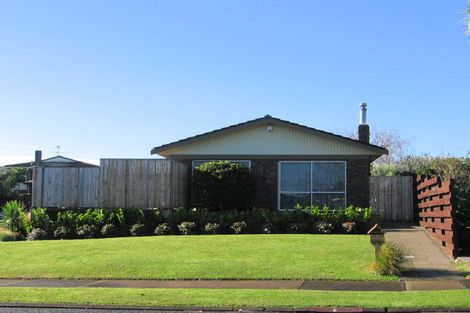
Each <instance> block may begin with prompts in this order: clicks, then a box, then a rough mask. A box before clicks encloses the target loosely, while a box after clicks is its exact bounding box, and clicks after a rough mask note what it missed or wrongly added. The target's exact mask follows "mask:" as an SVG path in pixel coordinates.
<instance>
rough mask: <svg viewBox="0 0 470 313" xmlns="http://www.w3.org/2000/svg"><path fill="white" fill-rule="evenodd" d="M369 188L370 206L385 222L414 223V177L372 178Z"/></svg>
mask: <svg viewBox="0 0 470 313" xmlns="http://www.w3.org/2000/svg"><path fill="white" fill-rule="evenodd" d="M369 188H370V193H369V196H370V206H371V207H372V208H374V210H376V212H379V213H380V218H381V220H382V221H383V222H412V221H413V208H414V203H413V199H414V197H413V188H414V185H413V177H411V176H372V177H370V179H369Z"/></svg>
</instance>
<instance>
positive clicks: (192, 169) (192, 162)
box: [191, 159, 251, 206]
mask: <svg viewBox="0 0 470 313" xmlns="http://www.w3.org/2000/svg"><path fill="white" fill-rule="evenodd" d="M218 161H229V162H234V163H237V162H239V163H240V162H245V163H248V171H250V172H251V160H227V159H218V160H191V206H193V205H201V204H200V203H194V201H193V182H192V179H193V176H194V169H195V166H194V162H218Z"/></svg>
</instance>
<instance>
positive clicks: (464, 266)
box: [455, 262, 470, 279]
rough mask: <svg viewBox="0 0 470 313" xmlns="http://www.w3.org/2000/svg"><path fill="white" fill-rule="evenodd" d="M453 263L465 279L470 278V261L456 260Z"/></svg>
mask: <svg viewBox="0 0 470 313" xmlns="http://www.w3.org/2000/svg"><path fill="white" fill-rule="evenodd" d="M455 265H456V266H457V269H458V270H459V271H461V272H462V273H464V275H465V278H466V279H470V262H457V263H455Z"/></svg>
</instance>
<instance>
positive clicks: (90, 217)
mask: <svg viewBox="0 0 470 313" xmlns="http://www.w3.org/2000/svg"><path fill="white" fill-rule="evenodd" d="M104 223H105V216H104V213H103V210H101V209H88V210H86V211H85V212H82V213H78V214H77V215H76V225H77V226H78V225H83V226H84V225H93V226H95V228H96V229H100V228H101V227H102V226H103V225H104ZM77 231H78V230H77Z"/></svg>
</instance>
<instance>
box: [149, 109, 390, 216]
mask: <svg viewBox="0 0 470 313" xmlns="http://www.w3.org/2000/svg"><path fill="white" fill-rule="evenodd" d="M360 116H361V118H360V125H359V129H358V133H359V140H354V139H350V138H347V137H343V136H339V135H336V134H333V133H329V132H325V131H321V130H318V129H315V128H311V127H307V126H303V125H299V124H296V123H292V122H289V121H285V120H282V119H278V118H275V117H272V116H270V115H266V116H264V117H262V118H258V119H254V120H250V121H247V122H244V123H240V124H236V125H232V126H228V127H225V128H221V129H218V130H214V131H211V132H208V133H204V134H201V135H197V136H194V137H190V138H186V139H182V140H179V141H176V142H173V143H169V144H165V145H162V146H159V147H155V148H153V149H152V151H151V154H157V155H160V156H162V157H165V158H167V159H173V160H178V161H181V162H184V163H186V164H188V166H191V168H195V167H197V166H198V165H200V164H201V163H203V162H207V161H211V160H230V161H232V162H237V163H241V164H243V165H245V166H247V167H249V169H250V171H251V173H252V174H253V176H254V177H255V181H256V187H257V188H256V194H257V196H256V206H257V207H263V208H267V209H273V210H275V209H277V210H289V209H292V208H293V207H294V206H295V205H296V204H297V203H300V204H302V205H319V206H324V205H327V206H329V207H331V208H339V207H343V208H344V207H345V206H348V205H350V204H352V205H355V206H360V207H366V206H369V175H370V163H371V162H372V161H374V160H375V159H377V158H378V157H380V156H381V155H383V154H387V153H388V151H387V150H386V149H384V148H382V147H379V146H375V145H372V144H370V143H369V126H368V125H367V121H366V104H361V114H360ZM191 205H196V203H191Z"/></svg>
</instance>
